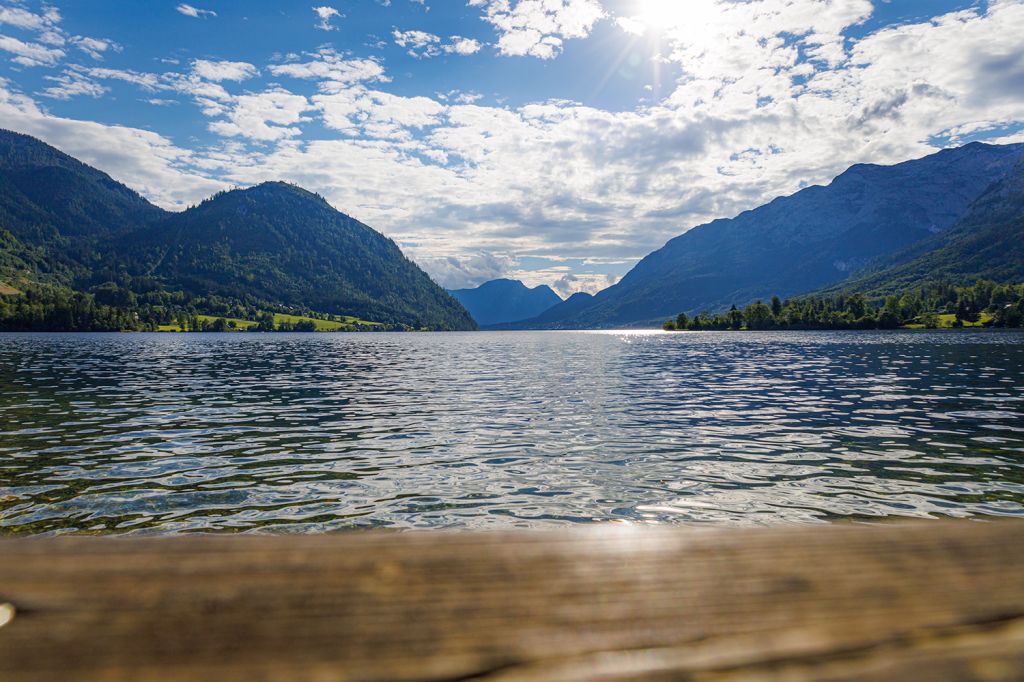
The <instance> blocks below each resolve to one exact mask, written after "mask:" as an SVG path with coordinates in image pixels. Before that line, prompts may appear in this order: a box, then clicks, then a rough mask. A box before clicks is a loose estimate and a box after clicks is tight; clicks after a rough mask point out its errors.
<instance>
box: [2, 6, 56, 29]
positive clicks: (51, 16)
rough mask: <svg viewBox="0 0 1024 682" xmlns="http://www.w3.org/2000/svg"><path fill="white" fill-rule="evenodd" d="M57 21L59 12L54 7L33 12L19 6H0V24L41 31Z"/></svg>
mask: <svg viewBox="0 0 1024 682" xmlns="http://www.w3.org/2000/svg"><path fill="white" fill-rule="evenodd" d="M58 21H60V14H59V13H57V10H56V9H55V8H48V9H47V12H46V13H44V14H35V13H33V12H29V11H28V10H26V9H23V8H21V7H0V24H7V25H9V26H15V27H17V28H21V29H28V30H32V31H42V30H44V29H46V28H48V27H49V26H52V25H54V24H55V23H57V22H58Z"/></svg>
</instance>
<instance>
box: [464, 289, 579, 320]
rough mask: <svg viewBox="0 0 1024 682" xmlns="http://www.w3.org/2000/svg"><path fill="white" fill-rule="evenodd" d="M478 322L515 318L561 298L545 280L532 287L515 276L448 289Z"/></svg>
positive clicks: (547, 307)
mask: <svg viewBox="0 0 1024 682" xmlns="http://www.w3.org/2000/svg"><path fill="white" fill-rule="evenodd" d="M449 293H450V294H451V295H452V296H454V297H455V298H456V300H458V301H459V302H460V303H462V305H463V306H465V307H466V309H467V310H468V311H469V313H470V315H472V316H473V319H474V320H476V321H477V324H479V325H480V326H488V325H496V324H505V323H509V322H517V321H519V320H525V319H527V318H530V317H534V316H536V315H539V314H540V313H542V312H544V311H545V310H548V309H549V308H551V307H553V306H556V305H558V304H559V303H561V302H562V299H561V298H560V297H559V296H558V294H556V293H555V292H554V291H553V290H552V289H551V287H549V286H548V285H546V284H541V285H539V286H536V287H533V288H532V289H531V288H529V287H527V286H526V285H525V284H523V283H522V282H520V281H519V280H517V279H493V280H490V281H489V282H484V283H483V284H481V285H480V286H478V287H476V288H474V289H456V290H454V291H450V292H449Z"/></svg>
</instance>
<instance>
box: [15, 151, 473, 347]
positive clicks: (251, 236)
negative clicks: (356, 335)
mask: <svg viewBox="0 0 1024 682" xmlns="http://www.w3.org/2000/svg"><path fill="white" fill-rule="evenodd" d="M33 164H35V165H33ZM0 230H2V231H3V232H2V235H0V236H3V237H4V239H3V242H2V243H3V245H4V252H3V253H0V256H2V257H0V269H2V270H3V271H2V272H0V281H3V280H4V279H10V280H15V281H12V282H9V284H11V285H12V286H13V287H15V288H20V287H22V286H32V285H40V286H43V285H45V286H51V287H54V286H55V287H62V288H66V289H69V290H71V291H77V292H81V293H84V294H88V295H94V294H95V295H100V294H102V296H103V298H104V300H107V301H109V302H110V303H111V304H112V305H116V304H127V302H134V303H135V304H138V305H144V306H147V308H146V309H147V310H152V309H157V311H158V313H159V315H164V316H166V315H165V313H163V312H159V311H160V310H163V309H164V308H167V307H168V306H171V305H173V306H178V307H186V308H188V307H189V306H192V307H193V308H194V307H195V306H196V305H204V306H209V305H211V302H212V304H215V305H216V306H217V307H219V308H228V307H230V306H231V305H235V306H243V307H247V308H251V309H267V310H278V311H280V312H289V311H293V310H306V311H313V312H317V313H323V314H332V315H339V316H348V317H356V318H360V319H365V320H370V321H373V322H381V323H386V324H389V325H395V326H404V327H411V328H428V329H459V330H471V329H476V328H477V325H476V323H475V322H474V321H473V320H472V318H471V317H470V316H469V313H468V312H466V310H465V309H464V308H463V307H462V306H461V304H459V303H458V301H456V300H455V299H454V298H452V297H451V296H449V295H448V294H447V293H446V292H445V291H444V290H443V289H441V287H439V286H438V285H437V284H436V283H434V282H433V280H431V279H430V277H429V276H428V275H427V274H426V273H425V272H423V270H421V269H420V268H419V267H418V266H417V265H416V264H415V263H413V262H412V261H411V260H409V259H408V258H407V257H406V256H405V255H404V254H403V253H402V252H401V250H400V249H399V247H398V246H397V244H395V243H394V241H392V240H391V239H388V238H387V237H385V236H384V235H382V234H380V233H379V232H377V231H376V230H373V229H372V228H370V227H369V226H367V225H365V224H363V223H361V222H359V221H358V220H355V219H354V218H351V217H350V216H347V215H345V214H343V213H341V212H340V211H337V210H336V209H334V208H333V207H331V206H330V204H328V203H327V201H326V200H324V199H323V198H322V197H320V196H318V195H316V194H314V193H312V192H309V191H308V190H304V189H302V188H299V187H296V186H294V185H289V184H287V183H283V182H268V183H261V184H259V185H255V186H253V187H249V188H244V189H237V190H231V191H225V192H220V193H218V194H216V195H214V196H212V197H209V198H207V199H206V200H204V201H203V202H201V203H200V204H199V205H198V206H194V207H191V208H189V209H188V210H186V211H183V212H180V213H174V212H169V211H164V210H163V209H160V208H158V207H156V206H153V205H152V204H151V203H149V202H148V201H146V200H145V198H143V197H142V196H141V195H139V194H138V193H136V192H134V191H133V190H131V189H130V188H128V187H127V186H125V185H123V184H121V183H118V182H116V181H114V180H113V179H111V178H110V176H108V175H107V174H105V173H103V172H102V171H100V170H98V169H95V168H92V167H90V166H87V165H86V164H83V163H81V162H79V161H77V160H76V159H74V158H73V157H70V156H68V155H66V154H64V153H63V152H60V151H59V150H57V149H55V148H53V147H50V146H49V145H46V144H45V143H43V142H41V141H39V140H36V139H35V138H31V137H29V136H26V135H20V134H18V133H11V132H9V131H0ZM187 312H190V313H193V314H194V313H196V312H200V313H203V312H207V311H206V310H189V311H187ZM154 314H157V313H154Z"/></svg>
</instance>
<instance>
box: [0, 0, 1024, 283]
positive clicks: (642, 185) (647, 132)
mask: <svg viewBox="0 0 1024 682" xmlns="http://www.w3.org/2000/svg"><path fill="white" fill-rule="evenodd" d="M321 2H323V4H321ZM1021 35H1024V1H1022V0H998V1H997V0H991V1H989V2H963V1H957V0H927V1H926V0H903V1H901V0H891V1H890V2H882V1H877V2H871V1H870V0H843V1H842V2H838V1H837V2H833V1H830V0H751V1H750V2H738V1H737V0H444V1H441V0H433V1H432V0H425V2H418V1H415V0H391V1H390V2H384V1H383V0H318V2H314V3H309V2H303V3H298V2H269V1H264V0H255V1H254V0H248V1H244V2H243V1H241V0H234V1H227V0H209V1H208V2H198V1H197V2H194V3H188V4H186V3H178V2H165V1H164V0H144V1H143V0H120V1H117V2H113V1H106V0H88V1H85V0H67V1H61V0H55V1H54V2H48V3H42V2H37V1H36V0H0V79H2V80H0V121H2V123H0V125H3V126H4V127H11V128H14V129H17V130H20V131H23V132H27V133H30V134H33V135H36V136H39V137H41V138H42V139H44V140H46V141H48V142H50V143H52V144H55V145H56V146H58V147H60V148H62V149H64V150H65V151H68V152H69V153H72V154H74V155H75V156H78V157H79V158H82V159H83V160H86V161H87V162H90V163H93V164H94V165H97V166H98V167H100V168H102V169H103V170H106V171H107V172H109V173H111V174H112V175H113V176H114V177H115V178H117V179H119V180H121V181H123V182H126V183H127V184H129V185H130V186H132V187H134V188H136V189H138V190H139V191H141V192H143V194H145V195H146V196H147V197H149V198H150V199H151V200H153V201H155V202H157V203H159V204H161V205H163V206H166V207H168V208H175V209H180V208H184V207H185V206H187V205H189V204H193V203H197V202H198V201H199V200H201V199H202V198H203V197H205V196H207V195H209V194H210V193H212V192H214V191H217V190H218V189H223V188H226V187H232V186H240V185H247V184H251V183H255V182H259V181H262V180H269V179H284V180H288V181H291V182H295V183H297V184H300V185H302V186H304V187H307V188H309V189H311V190H314V191H317V192H319V193H321V194H323V195H324V196H326V197H327V198H328V200H329V201H331V202H332V203H333V204H334V205H335V206H336V207H337V208H339V209H340V210H343V211H345V212H347V213H350V214H351V215H354V216H355V217H357V218H359V219H361V220H363V221H365V222H367V223H368V224H370V225H372V226H374V227H376V228H377V229H379V230H381V231H383V232H384V233H386V234H388V235H389V236H392V237H393V238H395V239H396V241H398V242H399V243H400V244H401V245H402V246H403V248H404V249H405V250H406V252H407V253H408V254H409V255H411V256H412V257H413V258H415V259H416V260H417V261H418V262H420V263H421V264H422V265H423V266H424V267H425V268H426V269H427V270H428V272H430V273H431V274H432V275H433V276H434V277H435V279H437V280H438V281H439V282H441V283H442V284H444V285H446V286H450V287H461V286H467V285H473V284H477V283H480V282H482V281H484V280H486V279H489V278H493V277H498V276H513V277H519V278H522V279H524V281H527V282H528V283H530V284H539V283H547V284H551V285H553V286H555V288H556V289H557V290H558V291H559V292H560V293H561V294H563V295H568V294H570V293H572V292H573V291H576V290H589V291H596V290H598V289H600V288H603V287H605V286H608V285H609V284H610V283H613V282H614V281H616V279H617V278H618V277H620V276H621V275H622V274H624V272H625V271H627V270H628V269H629V267H631V266H632V265H633V264H634V263H635V262H636V260H637V259H639V258H641V257H643V256H644V255H645V254H646V253H648V252H649V251H651V250H652V249H655V248H657V247H659V246H660V245H661V244H663V243H664V242H665V241H666V240H667V239H669V238H671V237H672V236H675V235H677V234H679V233H680V232H682V231H684V230H686V229H688V228H690V227H692V226H694V225H697V224H700V223H703V222H706V221H708V220H711V219H713V218H716V217H723V216H731V215H734V214H736V213H737V212H739V211H742V210H745V209H748V208H752V207H754V206H756V205H758V204H760V203H762V202H764V201H767V200H770V199H771V198H773V197H774V196H777V195H780V194H786V193H790V192H792V191H795V190H797V189H799V188H800V187H802V186H806V185H807V184H810V183H822V182H828V181H829V180H830V179H831V178H832V177H834V176H835V175H836V174H838V173H839V172H841V171H842V170H843V169H845V168H846V167H847V166H849V165H851V164H853V163H859V162H878V163H889V162H896V161H900V160H903V159H906V158H911V157H916V156H921V155H923V154H926V153H929V151H932V150H933V149H935V148H937V147H941V146H947V145H955V144H961V143H964V142H966V141H972V140H975V139H981V140H987V141H993V142H1010V141H1019V140H1022V139H1024V135H1022V132H1021V131H1022V128H1024V54H1022V50H1021V47H1020V45H1021V42H1022V41H1021V40H1020V36H1021Z"/></svg>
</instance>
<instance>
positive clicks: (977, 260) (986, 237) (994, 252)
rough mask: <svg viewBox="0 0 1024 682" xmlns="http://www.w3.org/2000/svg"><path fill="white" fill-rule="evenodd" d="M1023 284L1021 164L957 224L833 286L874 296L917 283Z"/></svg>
mask: <svg viewBox="0 0 1024 682" xmlns="http://www.w3.org/2000/svg"><path fill="white" fill-rule="evenodd" d="M979 279H990V280H995V281H997V282H1024V161H1022V162H1020V163H1018V164H1017V166H1016V167H1015V168H1014V169H1013V170H1012V171H1011V172H1010V173H1009V174H1008V175H1007V176H1006V177H1004V178H1002V179H1001V180H999V181H998V182H996V183H994V184H993V185H992V186H991V187H990V188H989V189H988V190H987V191H986V192H985V193H984V194H982V195H981V196H980V197H979V198H978V199H977V200H975V201H974V203H972V204H971V206H970V207H969V208H968V210H967V212H966V213H964V215H963V216H962V217H961V218H960V220H958V221H957V222H956V224H955V225H954V226H953V227H951V228H950V229H948V230H946V231H945V232H941V233H939V234H937V235H934V236H933V237H930V238H928V239H925V240H923V241H921V242H919V243H918V244H915V245H913V246H911V247H910V248H907V249H904V250H902V251H900V252H898V253H896V254H892V255H890V256H887V257H883V258H881V259H879V260H878V261H876V262H875V263H873V264H872V266H871V267H870V268H868V269H866V270H865V271H864V272H862V273H859V274H858V275H857V276H855V277H852V278H850V279H849V280H846V281H844V282H843V283H842V284H841V285H839V286H837V287H835V290H836V291H856V292H860V293H864V294H866V295H869V296H873V297H879V296H884V295H888V294H894V293H897V292H901V291H905V290H907V289H909V288H912V287H915V286H920V285H922V284H928V283H935V282H946V283H951V284H960V285H966V284H971V283H973V282H975V281H977V280H979Z"/></svg>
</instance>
